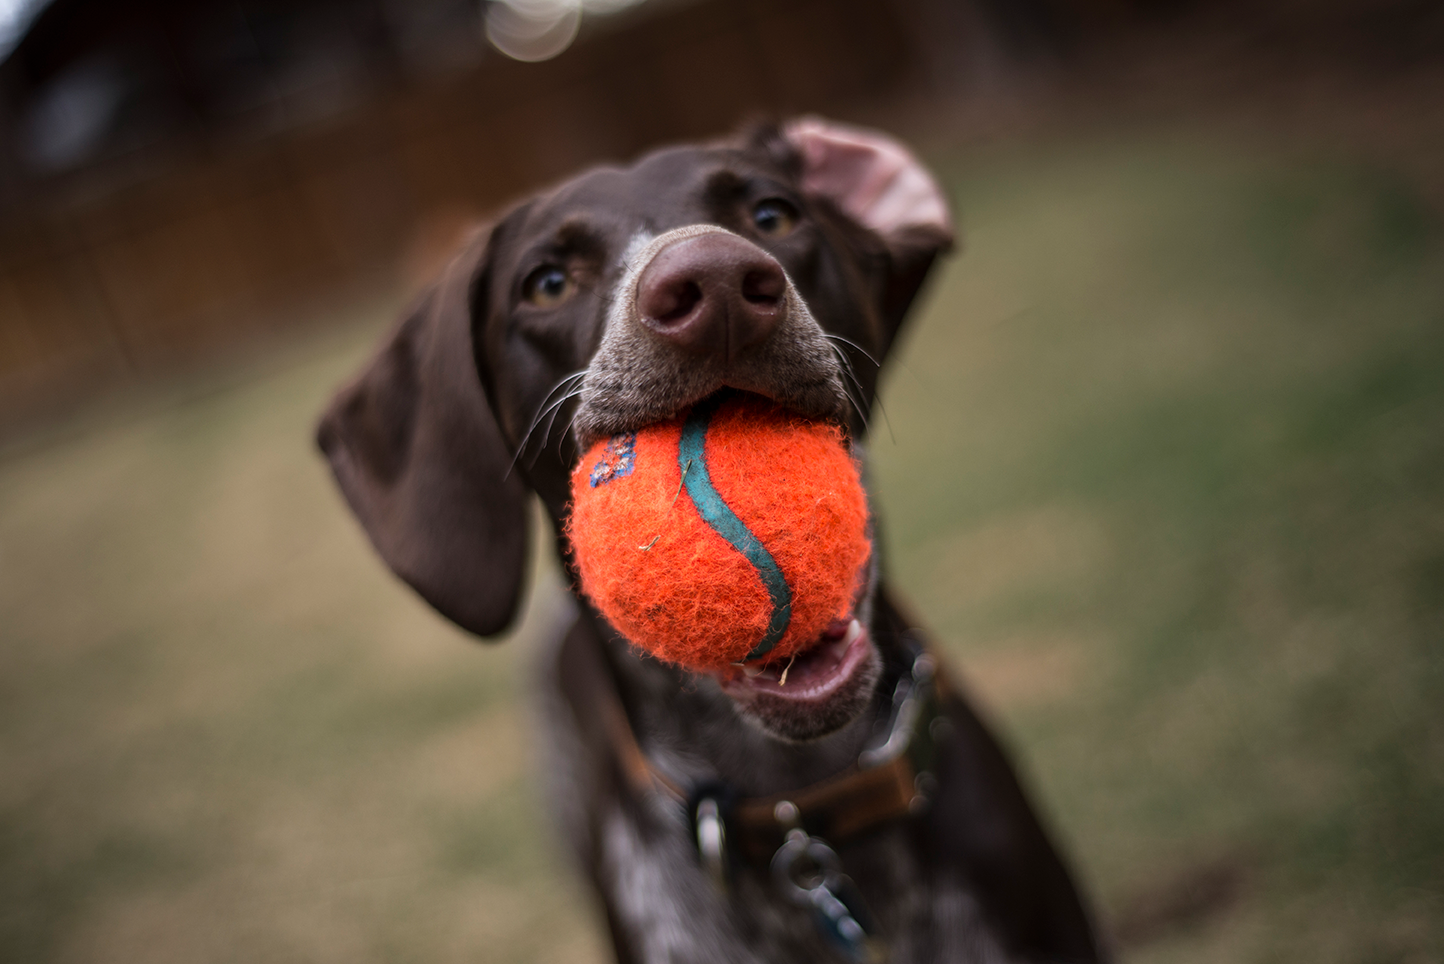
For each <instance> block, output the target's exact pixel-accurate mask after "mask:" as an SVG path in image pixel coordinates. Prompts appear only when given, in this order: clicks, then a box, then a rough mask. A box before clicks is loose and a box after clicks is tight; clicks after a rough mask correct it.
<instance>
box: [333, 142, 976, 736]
mask: <svg viewBox="0 0 1444 964" xmlns="http://www.w3.org/2000/svg"><path fill="white" fill-rule="evenodd" d="M951 238H952V231H951V223H950V220H949V217H948V213H947V206H946V204H945V202H944V200H943V198H942V195H941V193H940V192H939V191H938V189H937V187H936V185H935V183H934V182H933V180H932V179H931V177H929V176H928V175H927V173H926V172H925V171H924V170H923V169H922V168H921V166H919V165H918V164H917V162H916V161H915V160H914V159H913V158H912V157H911V156H910V155H909V154H908V153H907V152H906V151H905V150H903V149H902V148H901V147H899V146H898V145H897V144H895V143H893V142H892V141H889V140H887V139H885V138H883V137H881V136H880V135H876V134H872V133H868V132H861V131H856V130H851V129H845V128H840V127H837V126H835V125H830V124H827V123H825V122H821V121H816V120H807V121H801V122H797V123H794V124H791V125H788V126H787V127H784V128H781V129H777V128H768V129H763V130H758V131H755V132H753V133H752V134H750V135H748V136H746V137H744V138H742V139H739V140H738V141H735V142H730V143H722V144H717V145H710V146H699V147H684V148H674V149H669V150H664V151H660V152H658V153H655V154H652V155H649V156H647V157H645V158H643V159H642V160H640V161H639V162H637V163H636V164H634V165H632V166H631V167H626V168H601V169H597V170H593V171H590V172H588V173H585V174H583V175H581V176H579V177H577V178H575V179H573V180H571V181H568V182H567V183H565V184H563V185H561V186H560V187H558V188H557V189H555V190H553V191H551V192H548V193H545V194H542V195H539V196H537V197H535V198H533V199H531V200H529V201H527V202H525V203H523V204H521V205H520V206H518V207H516V208H515V209H514V210H512V211H511V212H510V213H509V214H507V215H506V216H505V217H504V218H502V219H501V220H500V221H499V222H498V223H496V224H495V225H494V226H493V227H492V228H491V229H490V230H489V231H487V232H484V233H482V234H481V235H479V236H478V237H477V238H476V240H475V241H474V242H473V243H472V244H471V245H470V246H469V247H468V249H467V250H466V251H464V252H463V253H462V255H461V256H460V257H459V258H458V259H457V260H456V261H455V262H454V263H453V264H452V266H451V267H450V268H449V269H448V271H447V274H446V276H445V277H444V278H443V279H442V281H441V282H440V284H439V285H438V286H437V287H436V288H434V289H433V290H432V292H430V293H429V295H428V296H427V298H426V299H425V300H424V301H423V302H422V304H421V305H420V306H419V308H418V310H417V311H416V312H415V313H414V314H413V315H412V316H410V317H409V318H408V319H407V320H406V321H405V322H403V325H402V327H401V329H400V330H399V331H398V333H397V335H396V336H395V337H394V338H393V340H392V342H391V344H390V345H389V346H388V347H387V348H386V349H385V350H384V351H383V352H382V354H381V356H380V357H379V358H378V359H377V361H376V362H375V363H373V365H372V367H371V369H370V370H369V371H368V372H367V373H365V374H363V376H362V378H361V380H360V381H358V382H357V383H356V384H355V385H353V386H351V387H350V388H348V389H347V390H346V391H344V392H343V393H342V394H341V396H340V397H338V399H337V402H336V403H335V404H334V405H333V408H332V410H331V411H330V412H329V413H328V415H327V417H326V418H325V419H324V420H323V423H322V427H321V444H322V447H323V448H324V449H325V450H326V452H327V454H328V455H329V456H330V458H331V459H332V464H333V467H334V468H335V470H336V473H337V476H338V478H339V479H340V481H341V483H342V487H343V489H344V490H345V491H346V494H347V496H348V499H349V500H350V501H351V504H352V507H353V508H354V509H355V510H356V511H357V513H358V515H359V516H360V517H361V519H362V521H363V523H365V524H366V526H367V529H368V532H369V533H370V534H371V536H372V539H373V541H374V542H375V543H376V545H377V546H378V548H379V549H380V550H381V552H382V554H383V556H385V557H386V559H387V561H388V562H389V563H391V565H392V567H393V568H394V569H395V570H396V571H397V572H398V573H399V574H400V575H402V576H403V578H406V579H407V581H408V582H410V583H411V584H412V585H413V586H415V587H416V588H417V589H418V590H420V591H421V593H422V595H424V596H425V597H426V598H427V599H428V600H429V601H431V602H432V603H433V605H436V606H437V608H438V609H440V610H441V611H442V612H443V613H445V614H446V615H448V616H450V617H451V618H453V619H455V620H456V621H457V622H459V623H461V624H462V625H463V626H466V627H467V628H469V629H472V630H474V631H477V632H481V633H483V634H487V633H492V632H495V631H497V630H498V629H500V628H502V627H503V626H504V625H505V624H506V623H507V622H508V621H509V619H510V617H511V615H512V613H513V611H514V608H515V603H516V595H517V588H518V578H519V571H520V570H521V569H522V568H524V567H523V566H522V564H521V563H522V556H523V555H524V547H525V518H524V516H525V513H524V508H523V502H524V497H523V496H522V495H520V491H521V489H520V486H521V480H524V481H525V484H526V485H527V486H529V487H530V488H532V489H533V490H535V491H536V492H537V493H538V494H539V495H540V496H541V498H542V500H543V502H544V503H545V505H546V506H547V509H548V511H549V512H550V513H551V515H552V517H553V518H554V519H555V520H557V521H558V522H561V521H563V520H564V519H565V516H566V513H567V497H568V478H569V474H570V469H571V467H572V465H573V464H574V463H575V461H576V459H577V457H578V455H579V452H580V451H581V450H582V449H583V448H585V447H586V446H587V444H588V443H590V442H591V441H593V440H595V439H597V438H600V437H604V436H606V435H610V434H612V433H615V432H619V431H625V430H629V429H635V428H638V427H641V426H643V425H646V424H649V423H652V422H655V421H658V420H660V419H665V418H670V417H672V416H674V415H676V414H677V413H678V412H680V411H681V410H683V409H685V408H686V407H687V406H690V405H692V404H693V403H695V402H697V401H700V400H701V399H703V398H705V397H707V396H709V395H711V394H713V393H715V392H718V391H747V392H754V393H757V394H761V395H764V396H767V397H769V398H772V399H774V400H776V401H778V402H781V403H783V404H784V405H786V406H788V407H789V408H792V409H794V410H797V411H799V412H800V413H802V414H804V415H808V416H810V417H814V418H820V419H829V420H834V421H837V422H840V423H844V424H847V425H848V427H849V429H850V430H851V432H852V433H853V434H854V436H855V437H856V436H860V435H861V434H862V433H863V432H864V431H865V428H866V426H865V421H864V417H865V413H866V412H867V411H868V408H869V406H870V404H871V401H872V395H873V391H874V388H875V386H876V378H877V372H878V363H879V362H880V361H881V359H883V358H884V357H885V355H886V354H887V352H888V350H889V348H890V346H891V344H892V341H893V338H894V335H895V334H896V331H897V327H898V325H899V323H900V321H901V319H902V316H903V314H904V313H905V311H906V309H907V306H908V304H909V303H910V302H911V300H912V297H913V295H914V294H915V293H916V291H917V288H918V287H919V285H920V284H921V281H922V279H923V277H924V275H925V274H926V272H927V269H928V267H929V266H930V264H931V262H932V260H933V258H934V257H935V255H936V254H937V252H938V251H939V250H940V249H941V248H943V247H944V246H946V245H947V244H949V243H950V242H951ZM458 355H462V356H463V358H464V360H465V362H466V363H467V364H465V365H464V366H463V364H462V363H461V362H459V361H458V359H457V356H458ZM507 473H510V474H509V475H508V474H507ZM859 582H860V584H862V585H864V587H865V590H864V595H863V596H861V597H860V598H859V599H858V600H857V601H856V612H855V615H856V616H857V617H858V618H857V619H854V620H850V621H847V620H845V621H841V622H839V623H838V624H837V625H835V626H834V627H832V628H831V629H829V630H828V631H827V632H825V633H824V634H823V636H822V637H821V638H819V640H818V641H817V644H816V645H815V646H814V647H812V648H811V649H810V650H809V651H808V652H807V653H805V654H803V655H800V656H799V657H798V658H797V660H796V662H795V663H794V665H793V666H792V669H791V670H790V672H789V679H788V685H787V687H785V688H784V687H782V686H780V685H779V681H778V679H777V675H778V674H777V669H778V668H780V667H767V666H749V667H747V668H746V669H745V670H744V669H742V668H737V669H729V670H727V671H724V672H721V673H719V674H715V675H716V681H717V684H718V686H719V687H720V688H721V690H722V691H723V692H725V693H727V694H728V695H729V696H730V697H732V699H733V700H734V701H735V703H736V705H737V706H738V707H739V709H740V710H741V711H742V712H743V714H744V715H745V716H748V717H750V718H751V719H753V720H754V721H756V722H758V723H759V724H761V725H762V726H763V727H764V728H765V729H767V730H768V731H770V732H772V733H774V734H776V735H778V736H781V737H784V738H789V739H807V738H810V737H815V736H819V735H822V734H824V733H827V732H830V731H832V730H834V729H836V728H837V727H839V726H841V725H843V724H844V723H846V722H847V721H848V720H849V719H851V718H852V717H853V716H855V715H856V713H857V712H859V711H860V710H861V709H862V707H863V706H865V705H866V703H867V701H868V699H869V698H870V695H871V692H870V691H871V688H872V687H873V685H874V684H875V681H876V678H877V667H878V660H877V655H876V653H875V652H874V650H873V647H872V643H871V642H870V640H869V638H868V635H867V632H866V628H865V627H866V611H867V602H868V601H867V599H866V596H865V593H866V591H867V589H866V587H868V586H870V585H871V580H860V581H859Z"/></svg>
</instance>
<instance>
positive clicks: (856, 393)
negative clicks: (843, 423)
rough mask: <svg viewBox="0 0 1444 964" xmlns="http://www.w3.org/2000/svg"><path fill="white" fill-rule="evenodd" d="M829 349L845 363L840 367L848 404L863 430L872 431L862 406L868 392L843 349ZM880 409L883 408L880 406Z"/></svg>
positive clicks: (890, 427) (895, 440) (843, 390)
mask: <svg viewBox="0 0 1444 964" xmlns="http://www.w3.org/2000/svg"><path fill="white" fill-rule="evenodd" d="M829 347H831V348H832V350H833V351H834V352H836V353H837V355H838V358H839V359H841V361H842V362H843V365H842V366H840V367H841V370H842V374H843V375H844V376H845V379H846V380H844V381H843V383H842V394H843V395H844V396H846V398H847V400H848V403H849V404H851V405H852V408H853V410H854V411H855V412H857V417H858V418H860V419H861V420H862V424H863V428H867V429H869V430H870V428H871V427H870V426H869V424H868V419H867V413H866V411H865V410H864V406H863V404H862V399H863V398H864V397H865V396H866V394H867V392H866V390H865V389H864V388H863V387H862V382H860V381H858V379H857V375H856V374H855V373H854V372H853V370H852V365H851V363H850V362H848V361H847V359H846V357H845V356H844V355H843V353H842V349H840V348H838V347H837V346H836V345H831V346H829ZM849 380H850V381H851V382H852V384H853V386H854V388H853V389H849V388H848V387H847V381H849ZM879 407H881V405H880V404H879ZM883 418H884V419H886V418H887V416H886V414H884V415H883ZM888 434H889V435H892V425H891V424H889V425H888ZM896 443H897V439H896V438H894V439H893V444H896Z"/></svg>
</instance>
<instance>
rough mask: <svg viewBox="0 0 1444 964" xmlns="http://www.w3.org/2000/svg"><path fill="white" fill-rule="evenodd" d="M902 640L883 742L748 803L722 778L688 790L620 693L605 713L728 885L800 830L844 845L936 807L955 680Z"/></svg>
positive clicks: (640, 782)
mask: <svg viewBox="0 0 1444 964" xmlns="http://www.w3.org/2000/svg"><path fill="white" fill-rule="evenodd" d="M902 642H903V643H904V645H905V646H906V647H907V651H908V653H909V656H910V662H909V665H908V668H907V669H906V670H905V671H904V672H903V673H902V675H901V676H900V677H899V679H898V681H897V684H896V686H895V687H894V688H893V697H892V705H891V708H890V712H889V717H888V721H887V725H886V727H884V728H883V729H882V730H881V732H880V734H879V736H878V737H877V738H875V739H874V741H873V743H872V744H870V745H869V746H868V747H867V748H866V749H864V750H863V751H862V753H860V754H859V755H858V758H857V760H856V761H855V762H853V763H852V764H851V765H850V766H848V767H847V768H846V769H845V770H843V771H842V772H841V773H838V774H836V775H835V776H832V777H829V778H828V779H826V780H822V781H819V782H817V783H814V784H811V785H810V786H806V787H802V788H800V789H797V790H790V791H787V792H784V793H777V794H772V795H771V796H766V797H739V796H737V795H736V794H735V793H734V792H732V791H731V790H730V789H729V788H728V787H727V786H726V785H724V784H720V783H716V782H709V783H703V784H700V785H698V786H696V787H693V788H690V789H689V788H687V787H683V786H682V785H680V784H678V783H677V782H676V781H675V780H673V779H672V778H670V777H669V776H667V775H666V774H665V773H663V772H662V771H661V770H659V769H658V768H657V767H656V766H655V765H654V764H653V763H652V761H651V760H650V759H649V758H648V757H647V755H646V754H645V753H644V752H643V751H642V748H641V746H640V745H638V743H637V738H636V735H635V734H634V733H633V731H632V727H631V723H630V722H629V721H628V719H627V716H626V712H625V711H624V710H623V709H622V705H621V702H620V700H619V699H617V697H616V693H615V691H611V689H610V687H607V688H606V689H607V690H608V691H609V697H610V698H609V699H606V700H604V701H603V703H602V706H601V707H599V708H600V709H601V710H602V714H603V722H604V724H605V726H606V728H607V731H608V734H609V736H610V738H611V743H612V746H613V748H614V749H615V751H616V755H617V759H618V762H619V763H620V764H621V768H622V770H623V772H624V774H625V776H626V778H627V782H628V783H629V784H631V786H632V788H633V790H635V791H636V792H638V793H639V794H640V795H643V796H645V795H650V794H662V795H664V796H666V797H670V798H671V799H672V800H674V801H675V802H677V803H678V804H680V805H682V806H684V807H685V808H686V809H687V811H688V813H689V815H690V817H691V820H692V824H693V828H694V830H695V832H696V841H697V849H698V854H699V856H700V857H701V860H702V864H703V866H704V867H705V868H706V869H707V871H708V873H709V874H710V875H711V876H712V878H713V879H714V880H715V881H716V882H717V883H718V884H719V885H723V886H725V884H726V881H727V879H728V878H729V877H730V876H731V872H732V865H733V863H734V862H735V861H737V860H739V859H740V860H744V861H746V862H748V863H751V864H752V865H754V866H767V865H768V864H769V862H770V861H772V860H773V858H774V857H775V856H776V855H777V854H778V853H779V851H780V849H781V848H782V847H783V846H784V844H786V842H787V841H788V839H789V835H791V834H793V833H794V832H795V831H798V830H801V831H803V832H805V833H806V834H807V836H808V837H811V838H817V839H819V840H822V841H826V842H830V843H842V842H845V841H847V840H850V839H852V838H854V837H857V836H860V835H862V834H864V833H866V832H868V831H869V830H873V829H875V828H877V827H879V826H881V825H883V824H885V823H888V822H890V821H893V820H899V819H902V818H905V817H908V816H915V815H917V814H919V813H922V812H924V811H925V810H926V809H927V807H928V806H929V804H930V803H931V800H932V796H933V794H934V792H935V791H936V788H937V780H936V778H935V777H934V776H933V773H932V764H933V744H934V741H935V739H936V738H937V737H938V736H939V735H941V731H942V730H943V729H944V728H946V726H947V724H948V721H947V719H946V718H945V717H943V716H942V715H941V714H940V711H939V706H940V701H941V698H942V697H943V696H944V695H945V694H946V692H947V684H946V681H945V679H944V678H943V676H942V674H941V673H940V671H939V663H938V660H937V659H936V657H934V656H933V655H932V654H931V653H930V652H929V651H928V650H927V648H926V647H925V646H924V645H923V643H922V642H921V640H919V639H918V638H916V636H914V635H913V634H911V633H908V634H904V636H903V637H902Z"/></svg>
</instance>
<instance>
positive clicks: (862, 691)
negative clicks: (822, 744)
mask: <svg viewBox="0 0 1444 964" xmlns="http://www.w3.org/2000/svg"><path fill="white" fill-rule="evenodd" d="M784 672H785V675H784ZM881 673H882V657H881V656H879V655H878V652H877V647H876V646H874V645H873V642H872V638H871V636H870V635H869V634H868V631H867V630H866V628H864V627H863V625H862V624H861V623H860V622H859V621H858V620H856V619H851V620H837V621H836V622H834V623H833V624H832V625H831V626H829V627H828V629H827V630H826V631H825V632H823V633H822V635H821V636H819V637H818V639H817V641H816V642H815V643H814V644H813V645H812V646H810V647H808V648H807V649H806V650H804V651H802V652H800V653H798V654H797V655H796V656H795V657H790V658H787V659H778V660H775V661H772V662H769V663H766V664H763V665H761V666H749V667H747V668H745V669H744V668H743V667H738V666H729V667H727V668H726V669H723V670H717V671H714V672H713V673H712V674H711V675H712V676H714V677H715V678H716V680H717V683H718V685H719V686H721V688H722V692H724V693H726V694H727V695H728V696H730V697H731V698H732V700H733V702H734V703H735V704H736V707H737V711H738V712H739V713H740V714H741V715H742V716H743V717H744V718H745V719H747V720H749V721H751V722H752V723H754V724H755V725H757V726H758V727H760V728H761V729H762V730H763V731H764V732H766V733H768V734H770V735H772V736H774V737H777V738H778V739H782V740H787V741H790V742H797V743H801V742H805V741H808V740H816V739H819V738H820V737H824V736H827V735H828V734H829V733H835V732H836V731H838V730H840V729H842V728H843V727H844V726H846V725H847V724H848V723H851V722H852V721H853V720H854V719H856V718H857V716H858V714H860V713H861V712H862V711H863V710H864V709H866V708H867V706H868V705H869V704H870V703H871V702H872V695H873V690H874V689H876V688H877V681H878V678H879V676H880V675H881Z"/></svg>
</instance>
